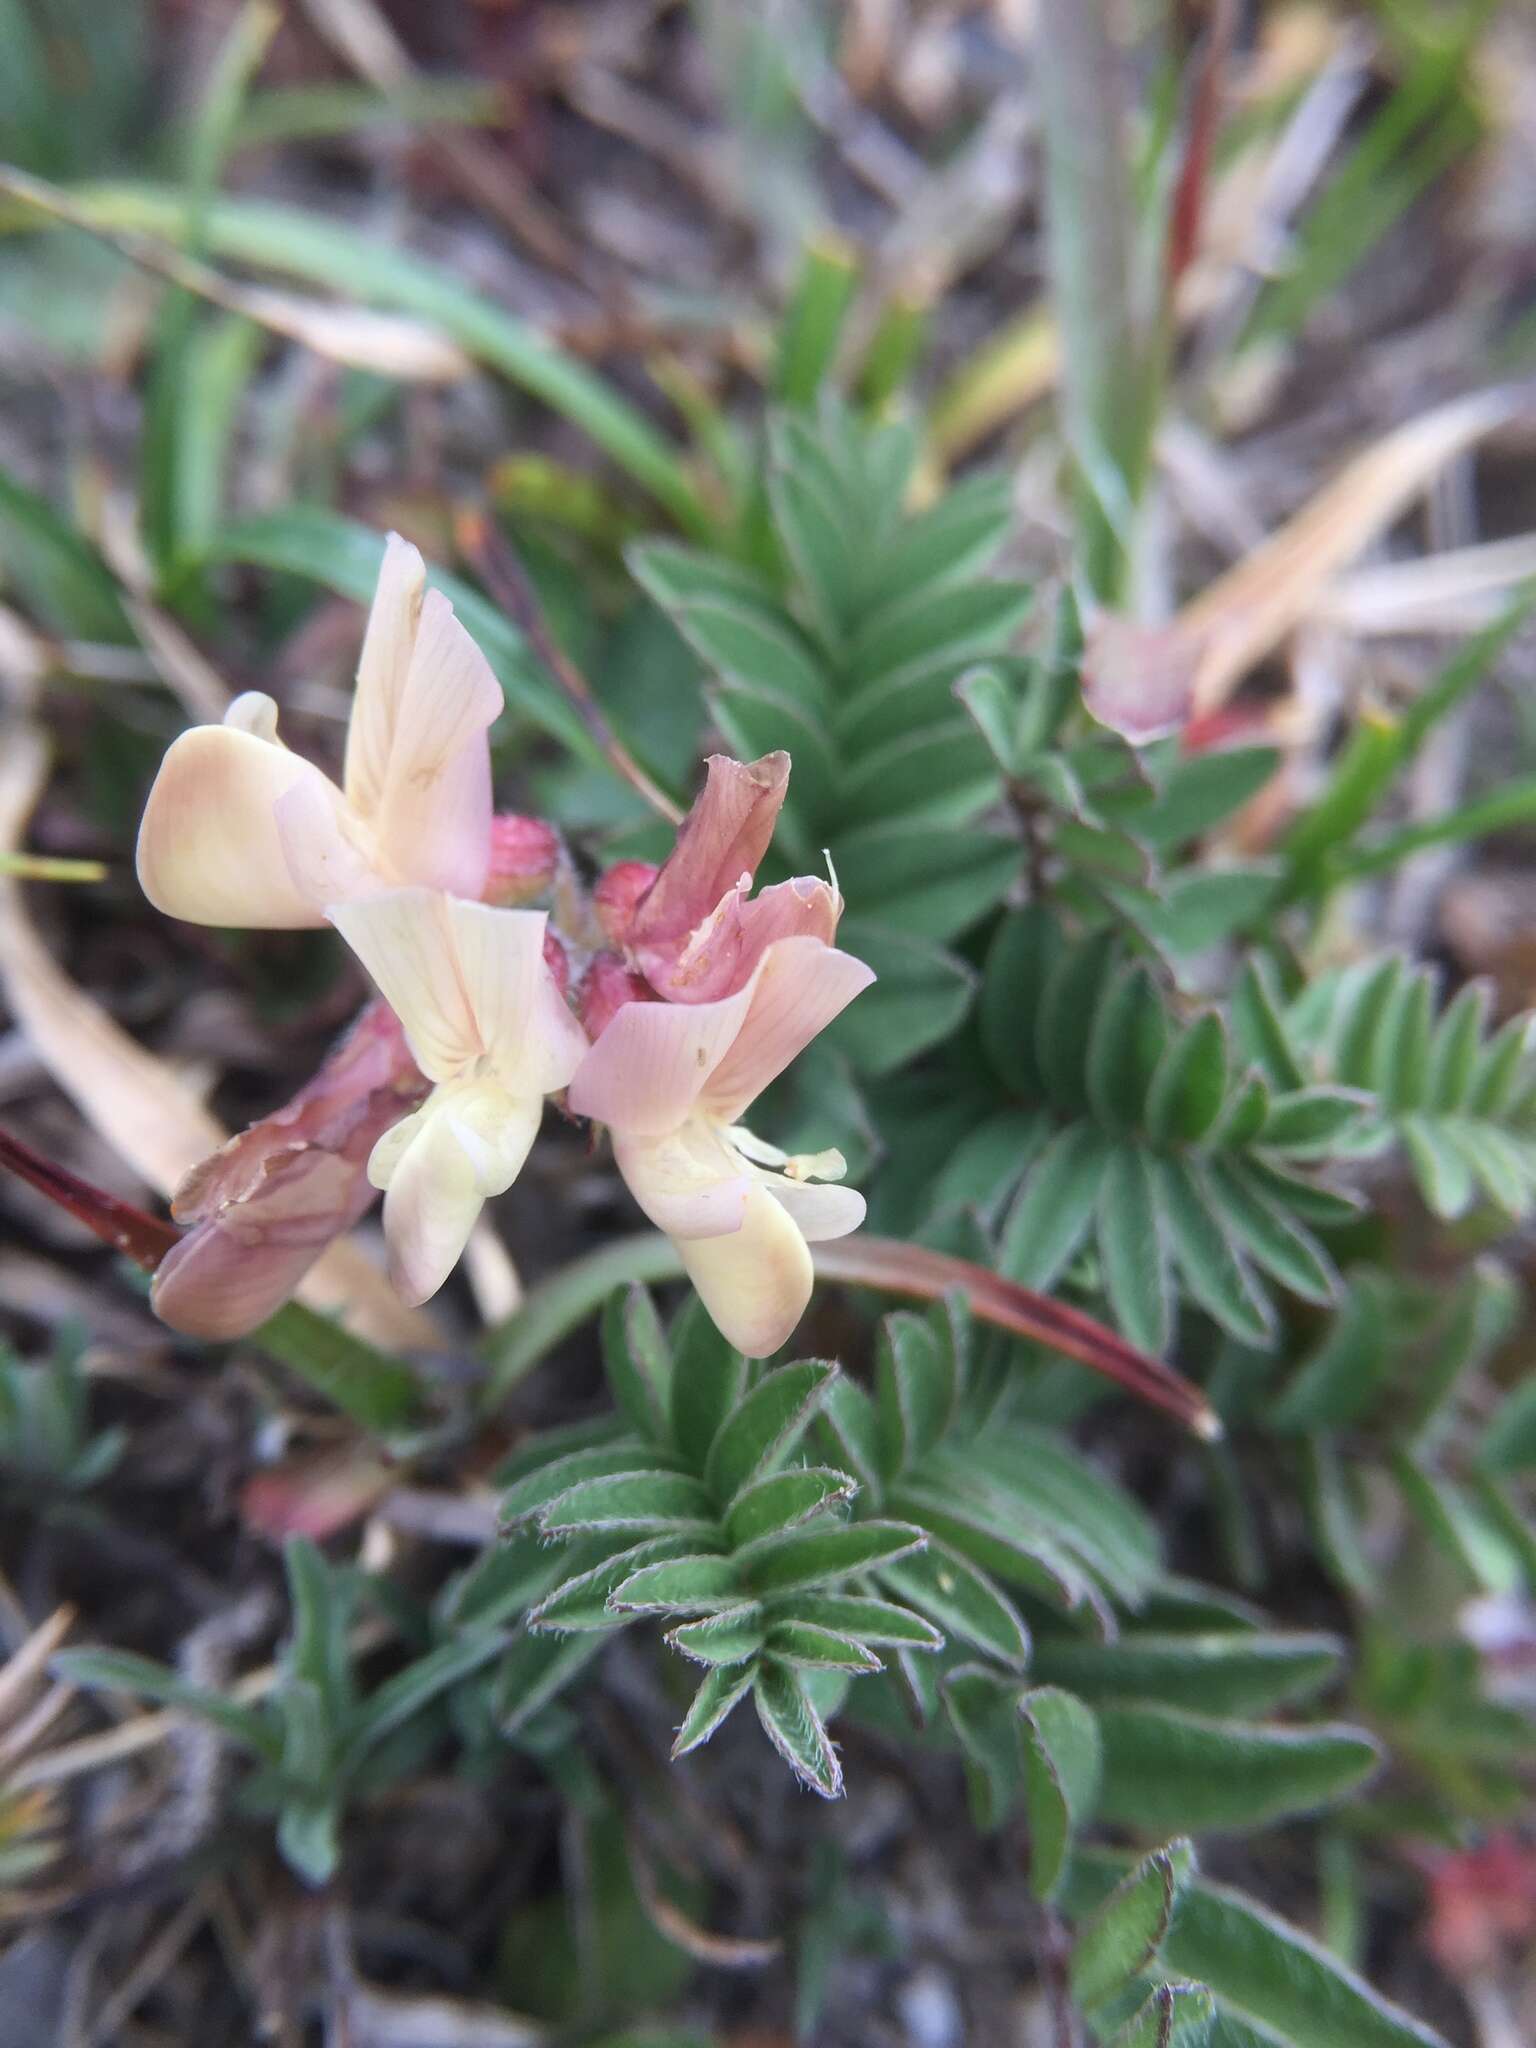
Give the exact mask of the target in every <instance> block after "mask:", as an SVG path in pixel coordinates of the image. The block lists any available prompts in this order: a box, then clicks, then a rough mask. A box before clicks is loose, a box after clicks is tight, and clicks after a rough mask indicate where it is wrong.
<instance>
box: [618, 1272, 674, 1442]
mask: <svg viewBox="0 0 1536 2048" xmlns="http://www.w3.org/2000/svg"><path fill="white" fill-rule="evenodd" d="M602 1341H603V1365H604V1368H605V1370H606V1372H607V1374H608V1384H609V1386H610V1387H611V1388H612V1389H613V1398H614V1400H615V1401H616V1402H617V1403H618V1405H619V1407H620V1409H621V1410H622V1411H623V1413H624V1415H625V1416H626V1417H627V1418H628V1420H629V1422H630V1424H631V1426H632V1427H633V1428H635V1429H637V1430H638V1431H639V1432H640V1434H641V1435H642V1436H644V1437H648V1438H649V1439H650V1440H651V1441H652V1442H653V1443H665V1442H667V1441H668V1428H667V1423H668V1414H669V1410H670V1407H671V1395H672V1353H671V1350H670V1348H669V1346H668V1344H667V1335H666V1331H665V1330H664V1329H663V1328H662V1326H661V1318H660V1317H659V1316H658V1315H657V1313H656V1304H655V1303H654V1302H653V1301H652V1300H651V1297H650V1295H649V1294H648V1293H647V1292H646V1290H645V1289H644V1288H643V1287H638V1286H635V1287H629V1288H626V1289H625V1290H624V1291H623V1292H621V1293H615V1294H612V1295H610V1296H609V1298H608V1300H607V1302H606V1303H605V1304H604V1308H603V1322H602Z"/></svg>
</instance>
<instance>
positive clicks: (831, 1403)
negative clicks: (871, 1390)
mask: <svg viewBox="0 0 1536 2048" xmlns="http://www.w3.org/2000/svg"><path fill="white" fill-rule="evenodd" d="M815 1432H816V1436H817V1438H818V1439H819V1441H820V1442H821V1443H822V1444H823V1445H824V1446H825V1447H826V1450H827V1452H828V1454H829V1455H830V1456H831V1457H834V1458H836V1459H837V1461H838V1463H839V1464H840V1465H842V1466H844V1467H845V1468H846V1469H847V1470H848V1471H849V1472H850V1473H852V1474H853V1476H854V1477H855V1478H856V1479H857V1480H858V1482H859V1487H860V1490H861V1491H862V1492H863V1493H864V1494H866V1495H867V1496H869V1497H871V1498H872V1499H874V1500H875V1501H876V1502H878V1501H879V1499H880V1486H881V1479H880V1424H879V1419H878V1417H877V1415H876V1413H875V1404H874V1402H873V1401H872V1400H871V1399H870V1397H869V1395H868V1394H867V1393H866V1392H865V1391H864V1389H863V1388H862V1387H861V1386H859V1385H858V1384H857V1382H856V1381H854V1380H851V1379H849V1378H848V1376H847V1375H846V1374H845V1373H839V1374H838V1375H837V1377H836V1378H835V1379H833V1380H831V1381H830V1382H829V1383H828V1385H827V1386H826V1387H825V1389H824V1390H823V1392H822V1397H821V1407H820V1410H819V1412H818V1414H817V1416H816V1419H815Z"/></svg>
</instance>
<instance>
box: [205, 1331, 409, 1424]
mask: <svg viewBox="0 0 1536 2048" xmlns="http://www.w3.org/2000/svg"><path fill="white" fill-rule="evenodd" d="M244 1341H245V1342H246V1343H248V1344H254V1345H256V1346H257V1347H258V1348H259V1349H260V1350H262V1351H265V1352H266V1353H267V1355H268V1357H269V1358H275V1359H276V1360H277V1361H278V1363H279V1364H281V1365H286V1366H287V1368H288V1370H289V1371H290V1372H291V1373H292V1374H293V1375H294V1377H295V1378H296V1379H301V1380H303V1382H304V1384H305V1385H306V1386H308V1387H313V1388H314V1390H315V1392H316V1393H317V1394H319V1395H320V1396H321V1397H322V1398H323V1399H324V1400H327V1401H329V1402H330V1403H331V1406H332V1407H333V1408H339V1409H341V1411H342V1413H343V1414H345V1415H350V1416H351V1417H352V1419H353V1421H354V1422H360V1423H361V1424H362V1425H363V1427H364V1428H365V1429H371V1430H376V1431H377V1432H378V1434H379V1435H381V1436H387V1435H390V1434H391V1433H393V1432H394V1431H397V1430H400V1429H403V1428H406V1427H408V1426H409V1425H410V1424H411V1423H413V1422H419V1421H420V1420H421V1419H422V1416H423V1413H424V1411H425V1408H426V1399H425V1389H424V1388H423V1386H422V1383H421V1381H420V1379H419V1378H418V1377H417V1374H416V1372H415V1370H414V1369H413V1368H412V1367H411V1366H409V1365H407V1364H406V1362H405V1360H404V1359H403V1358H395V1357H391V1356H390V1355H389V1354H388V1353H387V1352H383V1351H378V1350H375V1348H374V1347H373V1345H371V1344H368V1343H365V1342H364V1341H363V1339H362V1338H360V1337H354V1336H352V1335H351V1333H350V1332H349V1331H346V1330H344V1329H343V1328H342V1327H341V1325H340V1323H334V1322H332V1321H331V1319H330V1317H329V1316H322V1315H318V1314H316V1312H315V1310H314V1309H312V1308H306V1307H305V1306H304V1304H303V1303H302V1302H299V1301H290V1302H289V1303H287V1305H286V1306H285V1307H283V1308H280V1309H279V1310H278V1311H277V1313H276V1314H275V1315H271V1316H268V1318H267V1320H266V1321H265V1322H264V1323H263V1324H262V1325H261V1327H260V1328H259V1329H256V1330H253V1331H252V1332H251V1334H250V1336H249V1337H248V1338H246V1339H245V1340H244Z"/></svg>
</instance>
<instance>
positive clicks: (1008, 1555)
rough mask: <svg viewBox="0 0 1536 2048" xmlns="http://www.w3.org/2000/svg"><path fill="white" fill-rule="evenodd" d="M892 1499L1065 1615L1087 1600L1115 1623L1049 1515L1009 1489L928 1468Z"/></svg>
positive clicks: (901, 1510) (902, 1511)
mask: <svg viewBox="0 0 1536 2048" xmlns="http://www.w3.org/2000/svg"><path fill="white" fill-rule="evenodd" d="M949 1469H950V1470H951V1471H952V1470H953V1466H952V1465H951V1467H950V1468H949ZM890 1505H891V1507H892V1509H893V1511H894V1512H895V1513H897V1514H899V1515H906V1516H909V1517H910V1518H911V1519H912V1521H914V1522H917V1523H920V1524H921V1525H922V1527H923V1528H925V1529H927V1530H929V1531H931V1532H932V1534H934V1535H935V1536H938V1537H940V1538H942V1540H943V1541H944V1542H945V1543H947V1544H948V1545H949V1546H950V1548H951V1549H952V1550H956V1551H959V1552H960V1553H961V1554H962V1555H964V1556H966V1557H968V1558H970V1559H971V1561H972V1563H974V1564H977V1565H980V1566H981V1568H982V1570H983V1571H987V1572H993V1573H996V1575H997V1576H998V1577H999V1578H1001V1579H1005V1580H1007V1581H1008V1582H1009V1583H1010V1584H1011V1585H1015V1586H1019V1587H1022V1588H1023V1589H1024V1590H1025V1591H1026V1592H1029V1593H1031V1594H1033V1595H1034V1596H1035V1597H1036V1598H1037V1599H1040V1600H1044V1601H1045V1602H1047V1604H1048V1605H1050V1606H1051V1607H1054V1608H1056V1609H1058V1610H1059V1611H1060V1612H1062V1613H1064V1614H1071V1613H1075V1612H1076V1611H1077V1610H1078V1609H1080V1608H1082V1607H1084V1604H1085V1603H1087V1611H1088V1612H1090V1613H1093V1614H1095V1615H1096V1618H1097V1619H1098V1621H1099V1624H1100V1626H1101V1627H1103V1628H1106V1629H1107V1628H1108V1627H1110V1626H1112V1624H1111V1622H1110V1621H1109V1619H1108V1616H1107V1614H1106V1613H1105V1611H1104V1606H1103V1603H1102V1601H1101V1599H1100V1598H1099V1596H1098V1591H1097V1588H1096V1587H1095V1586H1094V1585H1093V1583H1092V1581H1091V1579H1090V1578H1089V1576H1088V1574H1087V1572H1086V1571H1085V1570H1084V1569H1083V1567H1082V1566H1081V1565H1080V1564H1079V1563H1078V1562H1077V1560H1076V1559H1075V1558H1074V1557H1073V1556H1072V1555H1071V1554H1070V1553H1069V1551H1068V1550H1067V1549H1066V1547H1065V1546H1064V1545H1063V1543H1062V1542H1061V1541H1060V1539H1059V1538H1058V1536H1057V1534H1056V1532H1055V1530H1054V1529H1053V1528H1052V1527H1051V1526H1050V1524H1049V1522H1048V1521H1047V1519H1046V1517H1045V1516H1044V1515H1043V1514H1041V1513H1039V1512H1036V1511H1035V1510H1034V1509H1033V1508H1032V1507H1031V1506H1030V1504H1029V1503H1027V1502H1024V1501H1021V1500H1019V1499H1018V1498H1017V1496H1015V1495H1010V1494H1009V1493H1008V1492H1007V1491H1005V1490H1004V1489H1003V1488H1001V1487H998V1486H995V1485H987V1484H985V1483H980V1484H971V1485H962V1486H956V1485H954V1484H952V1483H951V1482H950V1480H949V1478H948V1476H947V1474H946V1475H945V1476H943V1477H941V1476H940V1475H938V1474H934V1475H932V1477H931V1478H929V1477H928V1476H927V1475H925V1483H924V1484H922V1485H921V1486H919V1485H917V1484H916V1483H914V1482H909V1483H908V1484H907V1485H906V1486H905V1487H903V1489H902V1490H901V1491H900V1492H899V1493H894V1494H892V1496H891V1502H890Z"/></svg>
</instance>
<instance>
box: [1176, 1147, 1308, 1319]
mask: <svg viewBox="0 0 1536 2048" xmlns="http://www.w3.org/2000/svg"><path fill="white" fill-rule="evenodd" d="M1207 1171H1208V1172H1209V1175H1210V1181H1211V1187H1212V1190H1213V1193H1214V1196H1215V1199H1216V1201H1217V1202H1218V1203H1219V1204H1220V1208H1221V1215H1222V1219H1223V1221H1224V1222H1225V1224H1226V1226H1227V1228H1228V1230H1229V1231H1230V1232H1231V1233H1232V1235H1233V1236H1234V1237H1235V1238H1236V1239H1237V1240H1238V1241H1239V1243H1240V1244H1241V1245H1242V1247H1243V1249H1244V1250H1245V1251H1246V1252H1247V1254H1248V1256H1249V1258H1250V1259H1252V1261H1253V1263H1254V1264H1255V1265H1256V1266H1258V1267H1260V1268H1261V1269H1262V1270H1263V1271H1264V1272H1266V1273H1268V1274H1269V1275H1270V1277H1271V1278H1272V1279H1275V1280H1278V1281H1279V1282H1280V1285H1281V1286H1282V1287H1288V1288H1289V1289H1290V1291H1291V1293H1292V1294H1295V1295H1299V1296H1300V1298H1301V1299H1302V1300H1303V1301H1311V1302H1317V1303H1318V1304H1320V1305H1321V1306H1324V1307H1326V1306H1327V1305H1328V1304H1330V1303H1331V1302H1333V1301H1335V1300H1337V1298H1338V1293H1339V1275H1338V1269H1337V1267H1336V1266H1335V1265H1334V1263H1333V1261H1332V1259H1330V1258H1329V1256H1328V1254H1327V1252H1326V1251H1324V1249H1323V1247H1322V1246H1321V1245H1320V1244H1319V1243H1318V1242H1317V1240H1316V1238H1315V1237H1313V1235H1312V1234H1311V1232H1310V1231H1309V1230H1307V1229H1306V1228H1305V1226H1304V1225H1302V1224H1300V1223H1298V1222H1297V1221H1296V1219H1295V1217H1294V1216H1291V1215H1289V1214H1288V1213H1287V1212H1286V1210H1285V1209H1283V1208H1282V1207H1281V1206H1280V1204H1279V1203H1278V1202H1273V1201H1271V1200H1270V1198H1269V1195H1268V1193H1267V1191H1266V1190H1265V1189H1264V1188H1263V1187H1262V1186H1261V1185H1259V1184H1258V1183H1256V1182H1255V1181H1253V1180H1252V1179H1251V1178H1250V1177H1249V1175H1248V1174H1247V1173H1246V1172H1245V1171H1244V1169H1243V1167H1242V1166H1241V1165H1239V1164H1237V1163H1236V1162H1234V1161H1231V1160H1226V1159H1214V1160H1212V1161H1211V1163H1210V1165H1209V1167H1208V1168H1207Z"/></svg>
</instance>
